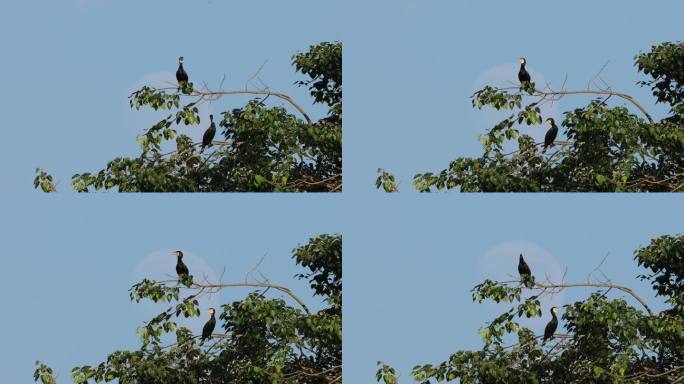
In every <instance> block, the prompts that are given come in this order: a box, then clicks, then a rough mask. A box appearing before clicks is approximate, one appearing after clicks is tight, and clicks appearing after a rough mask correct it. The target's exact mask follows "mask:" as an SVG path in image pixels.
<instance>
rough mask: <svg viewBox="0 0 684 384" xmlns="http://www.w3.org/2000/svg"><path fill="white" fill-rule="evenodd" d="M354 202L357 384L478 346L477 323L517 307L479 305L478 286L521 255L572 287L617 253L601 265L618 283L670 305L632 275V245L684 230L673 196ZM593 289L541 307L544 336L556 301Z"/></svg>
mask: <svg viewBox="0 0 684 384" xmlns="http://www.w3.org/2000/svg"><path fill="white" fill-rule="evenodd" d="M383 196H384V197H383ZM354 208H355V211H356V212H364V220H363V221H362V222H360V223H357V224H356V225H353V226H350V225H348V224H345V232H344V233H345V236H346V237H345V250H344V251H345V253H344V262H345V264H344V268H345V287H344V295H345V297H344V300H345V301H344V319H343V321H344V332H345V338H344V367H345V368H344V369H345V370H344V372H345V382H349V383H369V382H372V381H373V378H374V376H373V375H374V373H375V368H376V366H375V363H376V361H378V360H384V361H385V362H387V363H389V364H392V365H394V366H395V367H396V368H397V369H398V371H399V372H400V373H401V374H402V378H403V380H402V382H403V383H412V382H413V381H412V380H409V379H408V373H409V371H410V369H411V368H412V367H413V366H414V365H418V364H423V363H439V362H442V361H444V360H446V359H447V358H448V356H449V354H451V353H453V352H456V351H457V350H460V349H468V348H475V349H477V348H480V347H481V345H482V344H481V339H480V336H479V335H478V329H479V327H480V326H482V325H484V322H485V321H489V320H492V319H493V318H494V317H495V316H497V315H499V314H501V313H502V312H504V311H505V310H506V309H508V307H506V306H503V305H501V306H498V305H496V304H489V303H488V304H476V303H473V302H472V301H471V296H470V289H471V288H472V287H473V286H475V285H476V284H478V283H480V282H482V281H483V280H484V279H485V278H497V279H507V280H510V278H508V275H513V276H515V275H516V274H517V263H518V255H519V253H520V252H523V253H524V254H525V257H526V259H527V261H528V264H529V265H530V268H531V269H532V273H533V274H535V276H537V278H538V279H539V277H540V276H545V275H547V274H548V275H550V278H551V279H552V280H554V281H558V279H559V278H560V276H562V273H563V271H564V270H565V269H566V268H567V276H566V281H573V282H585V281H587V275H588V274H589V273H590V272H591V270H592V269H594V267H596V266H597V265H598V264H599V263H600V262H601V260H602V259H603V258H604V257H605V256H606V255H608V257H607V259H606V262H605V263H604V265H603V267H602V270H603V272H604V273H605V274H606V275H607V276H608V277H610V279H612V280H613V282H615V283H620V284H624V285H627V286H630V287H632V288H634V289H635V291H636V292H637V293H638V294H639V295H642V297H644V298H647V300H648V301H649V302H650V303H652V308H654V309H656V310H660V309H663V308H664V307H663V304H662V301H661V300H656V299H654V297H653V295H652V292H653V291H651V289H650V287H649V286H647V285H646V284H644V283H641V282H639V281H637V279H636V278H635V276H636V275H637V274H638V273H639V272H643V270H640V269H638V268H637V266H636V264H635V263H634V261H633V252H634V250H636V249H637V248H638V247H639V246H640V245H647V244H648V243H649V241H650V239H651V238H653V237H656V236H659V235H664V234H671V235H676V234H682V233H684V230H683V228H682V217H683V215H684V205H682V200H681V198H680V197H679V196H672V195H640V196H637V195H626V194H611V195H597V194H555V195H535V194H517V195H511V194H487V195H483V194H477V195H473V194H466V195H461V194H458V195H454V194H435V195H430V196H425V197H422V196H421V197H419V198H418V197H416V195H415V194H395V195H393V196H392V197H386V196H385V195H380V196H377V198H372V199H366V200H365V201H364V202H362V203H361V204H360V206H355V207H354ZM589 292H590V291H589V290H586V289H577V290H573V291H567V292H566V293H565V294H564V295H563V296H561V297H557V298H556V299H555V300H554V301H552V302H544V303H543V305H544V317H543V318H542V319H541V320H537V321H535V322H526V325H527V326H530V327H531V328H533V329H536V330H537V332H538V334H541V332H542V330H543V328H544V325H545V324H546V322H547V321H548V320H549V314H548V309H549V308H550V306H551V305H557V306H562V305H563V304H567V303H570V302H573V301H574V300H575V299H576V298H578V296H577V295H580V296H579V297H585V296H586V295H587V294H588V293H589ZM621 296H622V295H619V294H615V293H613V294H612V296H611V297H621ZM628 301H629V302H630V303H636V302H635V301H634V300H631V299H628ZM637 305H638V304H637ZM561 324H562V322H561Z"/></svg>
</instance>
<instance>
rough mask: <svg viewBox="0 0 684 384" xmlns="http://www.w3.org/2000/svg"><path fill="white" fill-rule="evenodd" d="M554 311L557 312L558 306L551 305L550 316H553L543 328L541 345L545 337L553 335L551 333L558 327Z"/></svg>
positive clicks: (544, 341)
mask: <svg viewBox="0 0 684 384" xmlns="http://www.w3.org/2000/svg"><path fill="white" fill-rule="evenodd" d="M556 313H558V307H551V316H553V318H552V319H551V321H549V323H548V324H546V328H544V340H543V341H542V345H544V343H546V340H547V339H550V338H552V337H553V333H554V332H556V328H558V318H557V317H556Z"/></svg>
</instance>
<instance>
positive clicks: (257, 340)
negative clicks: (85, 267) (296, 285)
mask: <svg viewBox="0 0 684 384" xmlns="http://www.w3.org/2000/svg"><path fill="white" fill-rule="evenodd" d="M292 257H293V259H294V261H295V262H296V263H297V264H298V265H301V266H302V267H303V268H304V271H303V272H302V273H300V274H298V275H296V278H298V279H305V280H307V281H308V282H309V283H310V287H311V289H312V290H313V294H314V296H318V297H321V298H322V299H323V300H324V302H325V308H324V309H322V310H320V311H318V312H316V313H311V312H310V311H309V308H308V307H307V306H306V304H305V303H304V302H303V301H302V299H301V298H300V297H299V296H297V295H296V294H295V293H294V292H292V291H291V290H290V289H289V288H287V287H284V286H279V285H275V284H272V283H270V282H269V281H267V280H263V278H261V280H260V281H255V282H242V283H233V284H224V283H219V282H208V281H199V279H197V278H193V277H192V276H188V277H186V278H182V279H180V280H173V281H153V280H149V279H144V280H143V281H141V282H139V283H137V284H135V285H134V286H133V287H132V288H131V289H130V299H131V301H134V302H136V303H137V302H140V301H141V300H150V301H152V302H154V303H168V304H169V307H168V308H167V309H166V310H164V311H162V312H161V313H159V314H158V315H157V316H155V317H154V318H152V319H151V320H150V321H148V322H146V323H145V324H144V325H143V326H141V327H140V328H139V329H138V334H139V336H140V340H141V346H140V348H139V349H137V350H131V351H129V350H118V351H115V352H112V353H111V354H109V356H107V358H106V360H105V361H103V362H101V363H99V364H96V365H84V366H79V367H75V368H74V369H73V370H72V380H73V382H74V383H77V384H80V383H93V382H95V383H103V382H111V381H114V380H117V382H119V383H121V384H143V383H155V384H164V383H168V384H184V383H187V384H190V383H192V384H195V383H284V384H298V383H312V384H314V383H315V384H318V383H341V382H342V376H341V375H342V237H341V236H340V235H321V236H317V237H314V238H311V239H310V240H309V242H308V243H307V244H305V245H303V246H299V247H297V248H295V249H294V251H293V256H292ZM190 271H191V272H192V267H190ZM181 276H184V277H185V276H186V275H181ZM231 287H252V288H253V289H254V291H252V292H251V293H249V294H248V295H247V296H246V297H245V298H244V299H242V300H238V301H234V302H232V303H226V304H223V305H222V306H221V308H220V309H219V310H217V314H220V316H219V317H218V320H217V325H216V328H215V329H216V330H215V331H214V333H213V335H212V338H211V339H208V340H205V341H200V340H198V339H199V336H198V332H199V331H198V330H191V329H188V328H186V327H183V326H179V325H178V324H177V320H178V319H180V318H191V317H198V316H200V312H204V310H205V308H199V302H198V299H199V298H200V297H201V296H203V295H208V294H211V293H215V292H218V291H219V290H221V289H229V288H231ZM269 291H270V292H274V291H277V292H280V293H283V294H284V296H285V298H286V299H287V300H286V299H283V298H273V299H269V298H267V292H269ZM36 365H37V368H36V370H35V373H34V380H35V381H36V382H40V383H42V384H55V383H56V379H55V375H54V373H53V371H52V369H51V368H50V367H49V366H47V365H45V364H44V363H42V362H40V361H38V362H36Z"/></svg>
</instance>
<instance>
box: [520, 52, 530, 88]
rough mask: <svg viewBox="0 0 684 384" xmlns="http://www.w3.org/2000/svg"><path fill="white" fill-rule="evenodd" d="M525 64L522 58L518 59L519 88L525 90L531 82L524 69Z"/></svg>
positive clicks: (525, 61)
mask: <svg viewBox="0 0 684 384" xmlns="http://www.w3.org/2000/svg"><path fill="white" fill-rule="evenodd" d="M526 63H527V60H525V58H524V57H521V58H520V71H518V80H520V88H525V87H526V86H527V85H528V84H529V83H530V81H531V80H532V79H531V78H530V74H529V72H527V70H526V69H525V64H526Z"/></svg>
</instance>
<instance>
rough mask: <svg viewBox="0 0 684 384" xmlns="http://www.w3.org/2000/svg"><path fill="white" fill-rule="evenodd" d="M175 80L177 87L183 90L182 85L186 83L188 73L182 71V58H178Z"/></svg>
mask: <svg viewBox="0 0 684 384" xmlns="http://www.w3.org/2000/svg"><path fill="white" fill-rule="evenodd" d="M176 80H178V86H179V87H180V88H183V86H184V84H185V83H187V82H188V73H187V72H185V69H183V56H181V57H179V58H178V70H177V71H176Z"/></svg>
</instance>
